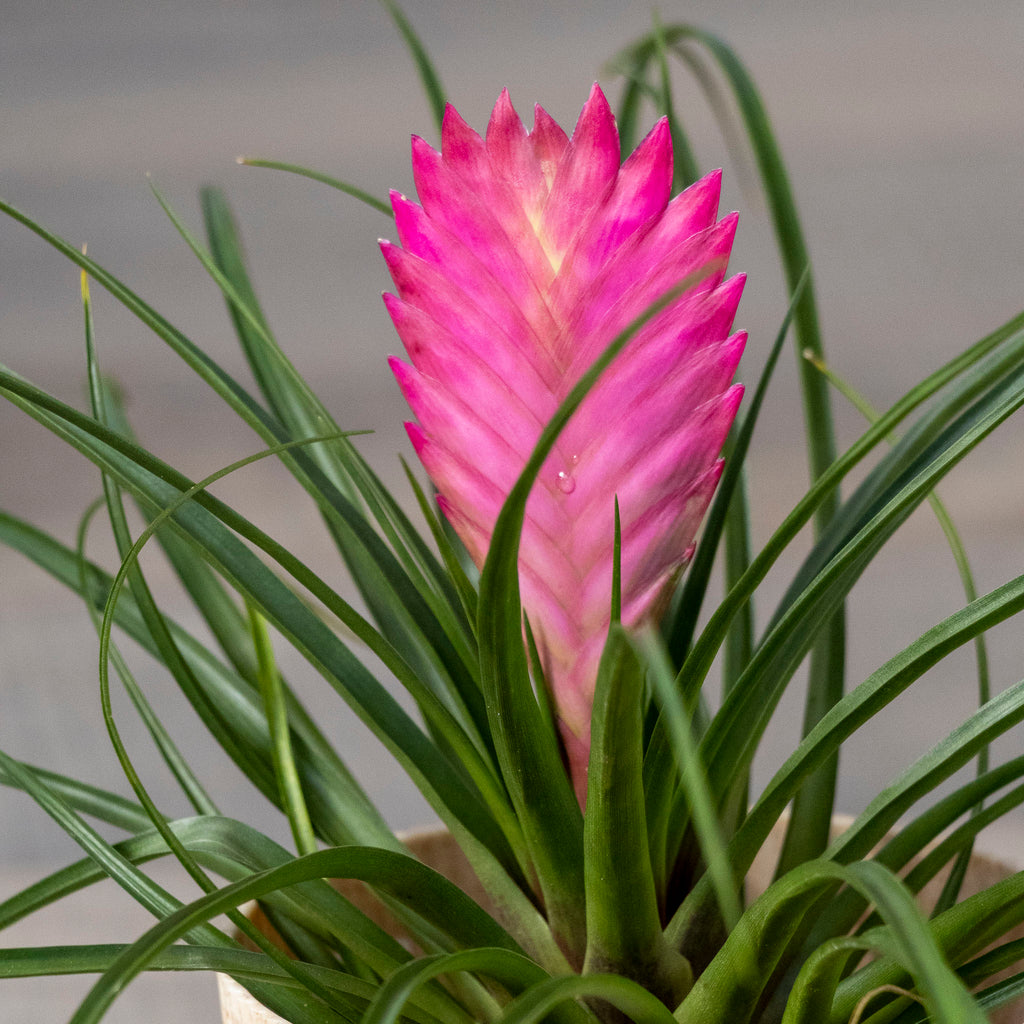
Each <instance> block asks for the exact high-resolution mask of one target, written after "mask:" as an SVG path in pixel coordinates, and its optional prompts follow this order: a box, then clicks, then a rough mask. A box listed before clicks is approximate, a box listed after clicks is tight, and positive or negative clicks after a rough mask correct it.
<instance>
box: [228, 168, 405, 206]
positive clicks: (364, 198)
mask: <svg viewBox="0 0 1024 1024" xmlns="http://www.w3.org/2000/svg"><path fill="white" fill-rule="evenodd" d="M236 162H237V163H239V164H241V165H242V166H243V167H269V168H270V169H271V170H274V171H288V172H289V173H291V174H298V175H300V176H301V177H303V178H310V179H312V180H313V181H319V182H320V183H321V184H323V185H330V186H331V188H336V189H337V190H338V191H339V192H344V193H345V194H346V195H349V196H352V198H353V199H358V200H359V201H360V202H361V203H366V205H367V206H369V207H371V208H372V209H374V210H378V211H380V212H381V213H383V214H384V216H385V217H390V216H391V206H390V204H389V203H386V202H385V201H384V200H383V199H378V198H377V197H376V196H374V195H371V194H370V193H369V192H366V191H364V190H363V189H361V188H358V187H357V186H356V185H350V184H349V183H348V182H347V181H341V180H339V179H338V178H335V177H333V176H332V175H330V174H324V173H323V171H314V170H311V169H310V168H308V167H299V166H298V165H297V164H289V163H282V162H281V161H280V160H263V159H261V158H259V157H254V156H240V157H238V158H237V161H236Z"/></svg>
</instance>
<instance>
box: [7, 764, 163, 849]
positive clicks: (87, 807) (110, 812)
mask: <svg viewBox="0 0 1024 1024" xmlns="http://www.w3.org/2000/svg"><path fill="white" fill-rule="evenodd" d="M17 763H18V764H20V765H21V766H22V767H23V768H24V769H25V770H26V771H28V772H31V774H32V775H34V776H37V777H38V778H39V779H40V780H41V781H42V782H43V783H44V784H45V785H46V786H47V787H48V788H49V789H51V790H53V792H54V793H56V794H57V795H58V796H59V797H60V799H61V800H63V801H64V802H65V803H66V804H67V806H68V807H71V808H73V809H74V810H76V811H78V812H80V813H82V814H88V815H89V816H90V817H92V818H97V819H99V820H100V821H105V822H106V823H107V824H108V825H113V826H115V827H116V828H121V829H124V830H125V831H127V832H136V831H138V830H139V829H142V828H146V827H148V825H149V816H148V815H147V814H146V812H145V811H144V810H143V809H142V808H141V807H140V806H139V805H138V803H136V802H135V801H133V800H129V799H128V798H127V797H124V796H122V795H121V794H120V793H111V792H110V791H109V790H106V789H102V788H101V787H100V786H92V785H90V784H89V783H86V782H81V781H80V780H78V779H73V778H70V777H69V776H67V775H61V774H60V773H59V772H55V771H52V770H50V769H48V768H40V767H39V766H38V765H31V764H28V763H26V762H23V761H19V762H17ZM0 783H2V784H3V785H5V786H11V787H12V788H15V789H20V788H21V786H20V785H19V784H18V782H17V780H16V779H15V778H14V776H12V775H11V774H9V773H8V772H7V771H6V769H4V767H3V766H2V765H0Z"/></svg>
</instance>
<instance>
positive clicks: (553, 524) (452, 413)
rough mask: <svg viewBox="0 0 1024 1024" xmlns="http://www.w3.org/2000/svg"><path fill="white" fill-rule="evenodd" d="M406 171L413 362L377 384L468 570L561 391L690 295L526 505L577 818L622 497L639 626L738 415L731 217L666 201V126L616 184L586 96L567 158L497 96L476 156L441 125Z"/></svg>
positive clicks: (405, 275)
mask: <svg viewBox="0 0 1024 1024" xmlns="http://www.w3.org/2000/svg"><path fill="white" fill-rule="evenodd" d="M413 170H414V174H415V181H416V190H417V194H418V198H419V204H416V203H413V202H411V201H410V200H408V199H407V198H405V197H404V196H402V195H398V194H397V193H396V194H394V195H393V196H392V202H393V206H394V211H395V223H396V227H397V231H398V242H399V244H398V245H395V244H392V243H390V242H382V243H381V245H382V250H383V253H384V257H385V259H386V260H387V263H388V267H389V269H390V271H391V275H392V279H393V280H394V284H395V290H396V293H397V294H395V295H386V296H385V302H386V304H387V308H388V311H389V313H390V314H391V317H392V320H393V321H394V324H395V327H396V328H397V330H398V333H399V335H400V337H401V338H402V341H403V343H404V345H405V349H406V352H407V354H408V356H409V360H410V362H409V363H406V362H402V361H400V360H397V359H392V360H391V365H392V369H393V371H394V373H395V376H396V378H397V380H398V383H399V385H400V386H401V389H402V392H403V394H404V395H405V397H406V399H407V401H408V403H409V405H410V407H411V409H412V411H413V413H414V415H415V417H416V422H415V423H410V424H408V425H407V426H408V431H409V436H410V438H411V439H412V443H413V445H414V447H415V449H416V452H417V454H418V455H419V457H420V459H421V460H422V462H423V465H424V467H425V468H426V470H427V472H428V473H429V475H430V477H431V479H432V480H433V482H434V484H435V486H436V487H437V490H438V500H439V502H440V505H441V507H442V509H443V510H444V513H445V515H447V517H448V518H449V520H450V521H451V523H452V525H453V526H454V528H455V530H456V531H457V532H458V534H459V536H460V537H461V538H462V539H463V541H464V542H465V544H466V547H467V548H468V550H469V552H470V554H471V555H472V557H473V558H474V560H475V561H476V562H477V564H479V565H482V564H483V561H484V559H485V558H486V555H487V548H488V544H489V541H490V536H491V531H492V530H493V527H494V523H495V520H496V519H497V516H498V512H499V510H500V508H501V506H502V503H503V502H504V500H505V498H506V497H507V495H508V493H509V491H510V489H511V487H512V485H513V484H514V482H515V480H516V478H517V477H518V476H519V473H520V472H521V471H522V469H523V466H524V465H525V463H526V460H527V459H528V457H529V455H530V452H531V451H532V449H533V446H534V444H535V443H536V441H537V438H538V436H539V434H540V431H541V430H542V428H543V427H544V425H545V424H546V423H547V421H548V420H549V419H550V417H551V415H552V414H553V413H554V411H555V409H556V408H557V407H558V405H559V404H560V402H561V401H562V400H563V399H564V398H565V396H566V395H567V393H568V391H569V389H570V388H571V387H572V386H573V384H575V383H576V381H577V380H578V379H579V377H580V376H581V374H582V373H583V372H585V370H586V369H587V368H588V367H589V366H590V365H591V364H592V362H593V361H594V359H596V358H597V356H598V355H600V354H601V352H602V351H603V350H604V349H605V348H606V347H607V345H608V344H609V343H610V342H611V341H612V340H613V339H614V338H615V337H616V335H617V334H619V333H620V332H621V331H623V330H624V329H625V328H627V327H628V326H629V324H630V323H631V322H632V321H633V320H634V319H635V318H636V317H638V316H639V315H640V314H642V313H644V312H645V311H646V310H647V309H648V308H649V307H650V306H651V304H652V303H654V302H655V301H656V300H658V299H659V298H661V297H662V296H664V295H665V293H666V292H668V291H669V290H670V289H672V288H674V287H676V286H678V285H679V283H680V282H682V281H684V280H686V279H688V278H692V279H693V280H694V281H695V282H696V283H695V284H693V286H692V287H690V288H689V290H687V291H685V292H684V293H683V294H682V295H681V296H679V297H678V298H677V299H675V300H674V301H673V302H671V303H670V304H669V305H668V306H666V308H665V309H663V310H662V311H661V312H659V313H658V314H657V315H656V316H655V317H654V318H652V319H651V320H649V321H648V322H647V323H646V324H645V325H644V327H642V328H641V329H640V330H639V331H638V332H637V334H636V335H635V336H634V337H633V338H632V339H631V340H630V341H629V343H628V345H627V347H626V349H625V350H624V351H623V352H622V353H621V354H620V355H619V357H618V358H617V360H616V361H615V362H614V363H613V364H612V365H611V367H610V368H609V369H608V370H607V371H606V372H605V373H604V375H603V376H602V377H601V378H600V379H599V381H598V383H597V385H596V386H595V387H594V388H593V390H592V391H591V392H590V394H589V395H588V396H587V398H586V399H585V401H584V403H583V405H582V406H581V407H580V408H579V410H578V411H577V412H576V414H575V415H574V416H573V418H572V419H571V420H570V422H569V424H568V425H567V427H566V428H565V430H564V431H563V433H562V435H561V436H560V438H559V440H558V443H557V445H556V448H555V450H554V452H553V453H552V455H551V456H550V458H549V459H548V461H547V463H546V464H545V466H544V469H543V471H542V473H541V476H540V478H539V479H538V481H537V484H536V485H535V487H534V490H533V492H532V493H531V495H530V499H529V501H528V503H527V509H526V522H525V525H524V528H523V535H522V542H521V547H520V557H519V568H520V589H521V593H522V601H523V608H524V611H525V613H526V615H527V616H528V617H529V621H530V624H531V627H532V629H533V632H534V635H535V637H536V639H537V641H538V645H539V649H540V653H541V657H542V659H543V669H544V675H545V677H546V679H547V682H548V685H549V686H550V687H551V690H552V693H553V696H554V700H555V704H556V706H557V709H558V715H559V719H560V725H561V729H562V734H563V738H564V740H565V746H566V751H567V754H568V759H569V764H570V768H571V771H572V774H573V778H574V782H575V784H576V787H577V792H578V793H579V794H580V796H581V798H582V796H583V794H584V793H585V786H586V763H587V755H588V750H589V737H590V711H591V704H592V700H593V688H594V681H595V676H596V671H597V663H598V660H599V658H600V653H601V648H602V646H603V643H604V638H605V635H606V633H607V629H608V623H609V615H610V606H611V579H612V558H613V522H614V512H613V509H614V501H615V498H616V497H617V498H618V502H619V506H620V514H621V521H622V573H623V574H622V583H623V593H622V598H623V600H622V616H623V621H624V622H625V623H626V624H627V625H633V624H636V623H638V622H639V621H641V620H642V619H643V618H644V617H645V616H648V615H650V614H651V613H652V612H653V610H654V609H655V608H656V607H657V605H658V601H659V598H660V597H662V596H663V595H664V593H665V590H666V587H667V586H668V585H669V584H670V583H671V582H672V581H673V580H674V579H675V577H676V575H677V574H678V572H679V571H680V570H681V569H682V568H683V566H684V565H685V564H686V562H687V561H688V560H689V558H690V556H691V554H692V547H693V540H694V537H695V535H696V532H697V529H698V527H699V525H700V522H701V519H702V518H703V515H704V512H705V511H706V509H707V505H708V502H709V501H710V499H711V496H712V494H713V492H714V489H715V486H716V484H717V482H718V477H719V475H720V471H721V462H720V460H719V452H720V451H721V447H722V444H723V442H724V441H725V437H726V434H727V433H728V431H729V427H730V425H731V423H732V420H733V418H734V416H735V413H736V408H737V406H738V404H739V401H740V397H741V394H742V389H741V388H740V387H739V386H738V385H734V384H732V383H731V382H732V377H733V373H734V371H735V369H736V365H737V363H738V361H739V358H740V355H741V354H742V351H743V345H744V341H745V335H744V334H742V333H739V334H734V335H731V336H730V330H731V325H732V321H733V317H734V315H735V312H736V307H737V305H738V303H739V299H740V294H741V292H742V289H743V278H742V276H737V277H734V278H732V279H730V280H726V279H725V266H726V263H727V261H728V257H729V253H730V250H731V247H732V241H733V236H734V233H735V228H736V218H735V215H730V216H728V217H725V218H724V219H722V220H718V219H717V210H718V198H719V186H720V175H719V174H718V173H713V174H709V175H708V176H707V177H705V178H703V179H702V180H701V181H698V182H697V183H696V184H694V185H693V186H691V187H690V188H688V189H687V190H686V191H684V192H683V193H681V194H680V195H678V196H676V197H675V198H674V199H673V198H671V194H670V193H671V183H672V150H671V140H670V136H669V130H668V124H667V122H666V121H665V120H664V119H662V120H661V121H659V122H658V124H656V125H655V126H654V128H653V129H652V130H651V132H650V134H649V135H648V136H647V137H646V138H645V139H644V140H643V142H641V143H640V145H639V146H638V147H637V149H636V150H635V152H634V153H633V154H632V155H631V156H630V157H629V158H628V159H627V160H626V161H625V163H622V164H621V165H620V153H619V142H618V133H617V131H616V127H615V119H614V117H613V115H612V112H611V110H610V108H609V106H608V103H607V101H606V99H605V97H604V95H603V94H602V92H601V90H600V88H599V87H598V86H596V85H595V86H594V88H593V90H592V92H591V94H590V98H589V99H588V100H587V103H586V105H585V106H584V108H583V111H582V113H581V114H580V118H579V120H578V122H577V124H576V128H575V130H574V132H573V134H572V137H571V138H570V137H567V136H566V134H565V133H564V132H563V131H562V129H561V128H559V127H558V125H557V124H556V123H555V122H554V121H553V120H552V119H551V117H550V116H549V115H548V114H547V113H546V112H545V111H544V110H543V109H542V108H540V107H537V108H536V111H535V120H534V127H533V130H532V131H527V130H526V128H525V127H524V125H523V123H522V121H521V120H520V118H519V116H518V115H517V114H516V112H515V110H514V109H513V108H512V104H511V101H510V100H509V97H508V94H507V93H504V92H503V93H502V95H501V97H500V98H499V100H498V102H497V105H496V106H495V108H494V112H493V114H492V115H491V120H490V123H489V125H488V128H487V133H486V137H485V138H481V137H480V136H479V135H478V134H477V133H476V132H474V131H473V130H472V129H471V128H469V126H468V125H467V124H466V123H465V122H464V121H463V120H462V118H461V117H460V116H459V115H458V113H456V111H455V110H454V109H453V108H452V107H451V106H449V107H448V109H447V112H446V115H445V118H444V125H443V129H442V137H441V150H440V152H437V151H435V150H434V149H432V148H431V147H430V146H428V145H427V144H426V143H425V142H423V140H421V139H418V138H414V140H413Z"/></svg>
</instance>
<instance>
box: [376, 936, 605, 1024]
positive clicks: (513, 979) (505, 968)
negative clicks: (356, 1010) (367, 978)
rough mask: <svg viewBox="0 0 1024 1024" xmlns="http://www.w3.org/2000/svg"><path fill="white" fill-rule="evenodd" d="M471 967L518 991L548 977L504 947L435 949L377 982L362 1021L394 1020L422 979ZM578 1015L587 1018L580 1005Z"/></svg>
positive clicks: (382, 1022)
mask: <svg viewBox="0 0 1024 1024" xmlns="http://www.w3.org/2000/svg"><path fill="white" fill-rule="evenodd" d="M456 971H471V972H472V973H473V974H474V975H480V974H483V975H486V976H487V977H490V978H493V979H494V980H495V981H497V982H500V983H501V984H502V985H504V986H505V987H506V988H507V989H509V990H510V991H512V992H519V991H522V990H523V989H525V988H528V987H529V986H530V985H532V984H536V982H538V981H541V980H543V979H545V978H547V974H545V972H544V971H542V970H541V969H540V968H539V967H538V966H537V965H536V964H535V963H534V962H533V961H532V960H530V959H528V958H527V957H524V956H522V955H521V954H519V953H513V952H511V951H509V950H507V949H494V948H486V947H484V948H479V949H469V950H464V951H462V952H460V953H435V954H433V955H432V956H422V957H419V958H417V959H416V960H414V961H413V962H412V963H409V964H406V965H405V966H404V967H400V968H399V969H398V970H397V971H395V972H394V973H393V974H392V975H391V976H390V977H389V978H388V980H387V981H386V982H385V983H384V984H383V985H381V986H380V988H379V989H378V990H377V994H376V996H375V998H374V1000H373V1003H372V1004H371V1005H370V1007H369V1009H368V1010H367V1012H366V1015H365V1016H364V1017H363V1019H362V1021H361V1024H395V1022H397V1021H398V1019H399V1017H400V1016H401V1015H403V1014H404V1013H405V1012H406V1006H407V1005H408V1002H409V999H410V998H411V997H412V996H413V994H414V993H415V992H416V990H417V989H418V988H419V987H420V986H421V985H423V984H424V983H425V982H427V981H429V980H430V979H432V978H436V977H439V976H440V975H442V974H451V973H454V972H456ZM577 1017H578V1018H579V1019H582V1020H587V1019H588V1016H587V1014H586V1013H585V1011H583V1010H582V1008H581V1009H580V1012H579V1013H578V1014H577Z"/></svg>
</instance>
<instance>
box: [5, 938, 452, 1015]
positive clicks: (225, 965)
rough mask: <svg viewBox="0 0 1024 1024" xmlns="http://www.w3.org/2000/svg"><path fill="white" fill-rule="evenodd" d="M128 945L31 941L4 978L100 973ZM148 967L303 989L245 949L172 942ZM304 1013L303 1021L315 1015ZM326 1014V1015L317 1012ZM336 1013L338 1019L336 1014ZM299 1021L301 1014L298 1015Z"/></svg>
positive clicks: (320, 974)
mask: <svg viewBox="0 0 1024 1024" xmlns="http://www.w3.org/2000/svg"><path fill="white" fill-rule="evenodd" d="M125 948H126V946H125V945H124V944H118V943H105V944H101V945H100V944H98V945H89V946H30V947H22V948H14V949H10V948H9V949H5V950H4V951H3V954H4V955H3V956H2V957H0V978H35V977H60V976H62V975H69V974H98V973H102V972H103V971H105V970H107V969H108V968H109V967H110V965H111V964H112V963H114V961H115V960H116V959H117V957H118V956H120V955H121V954H122V953H123V952H124V950H125ZM147 970H150V971H218V972H220V973H222V974H230V975H231V976H232V977H234V978H236V979H242V978H244V979H246V980H249V981H261V982H265V983H268V984H273V985H275V986H279V987H282V988H293V989H299V985H298V982H296V981H295V980H294V979H293V978H290V977H289V976H288V975H287V974H286V973H285V972H284V971H282V970H281V969H280V968H277V967H275V966H274V962H273V961H272V960H271V959H270V958H269V957H268V956H265V955H264V954H262V953H253V952H250V951H249V950H247V949H221V948H219V947H217V946H171V947H170V948H169V949H165V950H164V951H163V952H162V953H160V955H159V956H157V957H156V958H155V959H154V960H153V961H152V963H151V964H150V966H149V967H148V968H147ZM311 973H312V974H314V975H315V976H316V978H317V980H318V981H319V982H320V983H321V984H322V985H324V986H325V987H327V988H331V989H334V990H335V991H338V992H344V993H347V994H348V995H352V996H355V997H357V998H358V999H359V1000H361V1001H362V1002H364V1003H367V1004H368V1003H369V1002H370V1000H371V999H373V997H374V995H375V993H376V992H377V987H376V986H375V985H371V984H370V983H369V982H366V981H362V980H361V979H359V978H353V977H352V976H351V975H349V974H344V973H342V972H341V971H337V970H330V969H325V968H312V969H311ZM404 1012H405V1013H406V1014H407V1016H408V1017H409V1019H411V1020H414V1021H417V1022H419V1024H440V1022H439V1020H438V1018H437V1017H434V1016H433V1015H431V1014H429V1013H426V1012H424V1011H423V1010H421V1009H420V1008H419V1007H417V1006H415V1005H408V1004H407V1005H406V1008H405V1011H404ZM312 1019H314V1018H311V1017H309V1016H303V1017H302V1018H301V1020H302V1021H306V1020H312ZM315 1019H317V1020H322V1019H324V1018H322V1017H319V1016H318V1017H316V1018H315ZM334 1019H337V1018H336V1017H335V1018H334ZM295 1020H296V1024H298V1022H299V1020H300V1019H299V1018H295Z"/></svg>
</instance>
